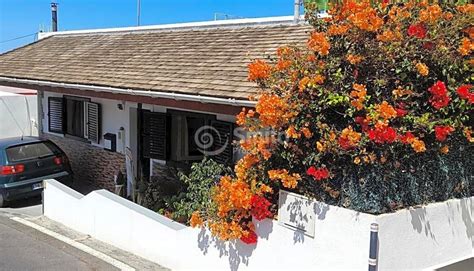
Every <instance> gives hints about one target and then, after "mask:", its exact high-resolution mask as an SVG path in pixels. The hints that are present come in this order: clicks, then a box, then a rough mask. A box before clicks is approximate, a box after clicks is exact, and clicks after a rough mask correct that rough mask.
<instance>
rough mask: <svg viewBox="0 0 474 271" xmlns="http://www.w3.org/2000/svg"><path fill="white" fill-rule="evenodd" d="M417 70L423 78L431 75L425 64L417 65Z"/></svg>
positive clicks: (419, 63)
mask: <svg viewBox="0 0 474 271" xmlns="http://www.w3.org/2000/svg"><path fill="white" fill-rule="evenodd" d="M415 67H416V69H417V70H418V73H419V74H420V75H422V76H427V75H428V73H429V69H428V66H426V65H425V64H424V63H421V62H418V63H416V65H415Z"/></svg>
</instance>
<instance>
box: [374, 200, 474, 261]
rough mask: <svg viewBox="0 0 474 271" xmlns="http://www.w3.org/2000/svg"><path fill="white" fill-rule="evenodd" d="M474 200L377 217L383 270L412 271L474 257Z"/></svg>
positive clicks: (449, 202)
mask: <svg viewBox="0 0 474 271" xmlns="http://www.w3.org/2000/svg"><path fill="white" fill-rule="evenodd" d="M473 220H474V197H471V198H467V199H464V200H449V201H446V202H441V203H433V204H429V205H427V206H423V207H420V208H416V209H413V208H410V209H408V210H401V211H398V212H397V213H396V214H384V215H380V216H378V217H377V223H378V224H379V229H380V230H379V243H380V248H379V270H410V269H418V268H417V267H423V268H428V267H431V266H435V265H442V264H443V263H446V262H449V261H451V260H454V259H463V258H466V257H474V254H473V252H474V251H473V245H474V222H473Z"/></svg>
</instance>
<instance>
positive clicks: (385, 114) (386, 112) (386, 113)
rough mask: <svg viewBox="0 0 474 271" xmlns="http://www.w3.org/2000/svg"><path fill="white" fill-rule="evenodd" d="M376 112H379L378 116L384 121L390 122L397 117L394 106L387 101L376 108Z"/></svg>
mask: <svg viewBox="0 0 474 271" xmlns="http://www.w3.org/2000/svg"><path fill="white" fill-rule="evenodd" d="M375 110H376V111H377V113H378V115H379V116H380V117H382V118H383V119H384V120H389V119H393V118H396V117H397V111H396V110H395V108H393V106H391V105H390V104H388V103H387V101H383V102H382V103H381V104H378V105H376V106H375Z"/></svg>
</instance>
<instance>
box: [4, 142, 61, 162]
mask: <svg viewBox="0 0 474 271" xmlns="http://www.w3.org/2000/svg"><path fill="white" fill-rule="evenodd" d="M6 153H7V159H8V161H10V162H19V161H24V160H30V159H36V158H38V157H47V156H53V155H54V152H53V151H52V150H51V148H50V147H49V146H47V145H46V143H44V142H40V143H32V144H27V145H20V146H14V147H10V148H8V149H6Z"/></svg>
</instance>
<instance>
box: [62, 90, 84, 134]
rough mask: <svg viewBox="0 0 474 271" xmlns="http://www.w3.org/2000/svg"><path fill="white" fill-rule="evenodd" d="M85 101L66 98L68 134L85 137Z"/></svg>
mask: <svg viewBox="0 0 474 271" xmlns="http://www.w3.org/2000/svg"><path fill="white" fill-rule="evenodd" d="M84 104H85V102H84V101H81V100H76V99H68V98H66V134H68V135H72V136H77V137H85V134H84V130H85V129H84V119H85V118H84V111H85V110H84Z"/></svg>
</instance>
